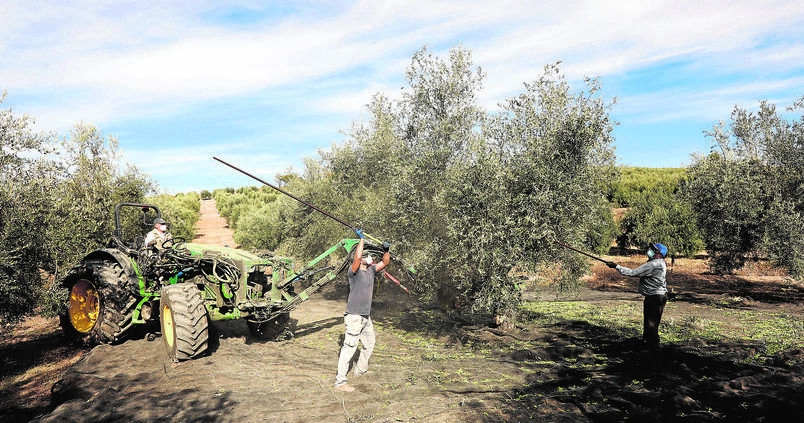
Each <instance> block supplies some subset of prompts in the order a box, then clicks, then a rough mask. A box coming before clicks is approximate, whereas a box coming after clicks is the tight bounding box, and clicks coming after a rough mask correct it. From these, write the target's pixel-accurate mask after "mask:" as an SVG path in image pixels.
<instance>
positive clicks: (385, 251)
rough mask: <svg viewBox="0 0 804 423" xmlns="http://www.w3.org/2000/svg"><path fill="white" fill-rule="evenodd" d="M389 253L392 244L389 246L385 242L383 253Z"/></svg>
mask: <svg viewBox="0 0 804 423" xmlns="http://www.w3.org/2000/svg"><path fill="white" fill-rule="evenodd" d="M389 251H391V244H389V243H387V242H383V243H382V252H384V253H387V252H389Z"/></svg>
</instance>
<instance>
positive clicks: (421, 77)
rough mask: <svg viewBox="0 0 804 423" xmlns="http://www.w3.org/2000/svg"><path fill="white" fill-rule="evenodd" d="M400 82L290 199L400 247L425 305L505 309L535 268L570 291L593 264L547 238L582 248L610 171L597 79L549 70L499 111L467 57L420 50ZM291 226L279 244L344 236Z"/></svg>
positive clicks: (311, 222)
mask: <svg viewBox="0 0 804 423" xmlns="http://www.w3.org/2000/svg"><path fill="white" fill-rule="evenodd" d="M406 77H407V81H408V85H409V87H408V88H407V89H405V90H404V91H403V93H402V97H401V99H399V100H396V101H393V100H389V99H388V98H387V97H385V96H383V95H380V94H378V95H376V96H375V97H374V98H373V100H372V102H371V104H370V105H369V113H370V116H371V118H370V120H369V121H368V122H366V123H355V125H354V126H353V128H352V129H351V131H350V132H349V133H348V134H347V135H348V138H347V140H346V141H345V142H344V143H343V144H341V145H334V146H333V147H332V148H331V149H330V150H329V151H322V152H320V155H321V158H320V160H309V161H308V162H307V164H306V169H305V173H304V174H303V175H302V177H301V178H299V181H297V182H296V183H297V184H298V185H296V186H295V188H296V190H295V191H294V192H298V193H302V197H303V198H305V199H307V200H310V201H312V202H314V203H315V204H317V205H319V206H321V207H322V208H324V209H325V210H330V211H331V212H333V213H335V214H336V215H338V216H341V217H343V218H345V219H346V220H347V221H349V222H352V223H353V224H354V225H355V226H358V227H361V228H364V229H368V230H369V232H371V233H372V234H373V235H377V236H380V237H382V238H384V239H389V240H392V241H393V245H392V248H393V250H394V251H396V252H398V253H401V254H402V255H403V256H405V257H407V258H410V259H412V261H414V262H415V263H416V264H417V270H418V277H417V282H416V284H415V285H413V286H411V288H413V289H414V290H415V292H417V293H418V294H420V295H422V296H424V297H425V298H435V299H438V300H440V301H442V302H444V303H450V304H462V305H465V306H466V307H465V308H464V309H471V310H473V311H476V312H481V313H493V314H509V313H512V312H513V311H514V310H515V308H516V305H517V303H518V301H519V299H520V294H519V291H518V290H517V285H516V283H515V281H514V279H513V277H512V276H513V273H514V271H515V270H517V269H521V270H523V271H527V270H532V271H535V270H536V268H538V267H540V266H541V268H543V267H547V266H550V267H556V268H558V269H559V273H560V274H561V276H560V277H559V278H558V280H557V283H558V284H559V285H560V286H562V287H571V286H572V285H573V284H574V283H575V282H576V281H577V279H578V277H579V276H580V275H581V274H582V273H583V272H585V271H586V270H587V268H588V266H587V265H586V262H585V261H584V260H583V259H582V258H580V257H578V256H577V255H572V254H567V253H566V252H565V251H563V250H560V249H557V248H556V247H555V245H554V244H553V243H551V242H550V241H551V240H553V239H561V240H564V241H566V242H570V243H576V244H577V245H580V244H582V243H583V242H584V241H585V240H586V239H587V234H588V232H590V230H592V229H593V227H595V226H596V225H597V222H598V221H599V219H596V218H595V211H596V210H597V208H599V206H600V204H601V201H603V197H602V191H601V190H600V189H599V187H600V186H603V183H602V182H601V181H602V179H604V178H606V177H608V176H609V175H612V174H613V172H614V170H613V157H614V156H613V151H612V148H611V129H612V122H611V121H610V119H609V117H608V111H609V109H610V104H608V103H606V102H605V101H603V100H602V99H601V98H600V96H599V86H598V83H597V81H595V80H588V81H587V82H588V88H589V90H588V91H587V92H577V93H573V92H572V91H571V90H570V86H569V83H568V82H567V81H566V80H565V78H564V77H563V76H562V75H561V73H560V69H559V68H558V67H557V66H549V67H547V68H546V70H545V73H544V76H543V77H542V78H541V79H539V80H537V81H535V82H533V83H531V84H526V85H525V92H524V93H522V94H521V95H519V96H516V97H514V98H512V99H510V100H508V101H507V102H506V103H505V104H503V105H501V109H502V110H501V111H500V112H499V113H496V114H492V113H488V112H486V111H485V110H483V109H482V108H481V107H480V106H479V105H478V104H477V94H478V92H479V90H480V89H481V88H482V82H483V78H484V75H483V72H482V71H481V70H480V69H479V68H478V67H476V66H474V65H473V64H472V61H471V54H470V53H469V52H468V51H467V50H465V49H462V48H455V49H453V50H451V51H450V53H449V57H448V59H447V60H443V59H441V58H439V57H437V56H434V55H432V54H430V53H429V52H428V51H427V50H426V49H424V50H421V51H419V52H417V53H416V54H415V55H414V56H413V59H412V61H411V66H410V68H409V70H408V73H407V74H406ZM288 217H289V224H288V228H290V231H291V232H292V233H291V235H290V237H289V238H288V239H287V241H286V242H285V244H284V245H285V246H290V245H292V246H293V247H294V248H296V249H308V248H310V247H314V248H313V250H312V251H321V250H320V248H321V247H323V245H320V246H319V245H315V243H316V242H320V240H321V239H328V240H329V241H332V240H335V239H337V238H339V237H342V236H344V228H343V227H342V226H341V225H339V224H337V223H335V222H333V221H331V220H329V219H326V218H324V217H323V216H321V215H320V214H318V213H316V212H313V211H311V210H309V209H308V208H305V207H303V206H299V207H298V209H297V211H296V212H295V213H294V214H292V215H288ZM315 247H317V248H315ZM554 263H555V264H554Z"/></svg>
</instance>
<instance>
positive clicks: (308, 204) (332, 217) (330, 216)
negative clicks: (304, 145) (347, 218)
mask: <svg viewBox="0 0 804 423" xmlns="http://www.w3.org/2000/svg"><path fill="white" fill-rule="evenodd" d="M212 158H213V159H215V160H217V161H219V162H221V163H223V164H225V165H226V166H229V167H231V168H232V169H234V170H236V171H238V172H240V173H242V174H244V175H247V176H250V177H252V178H253V179H256V180H257V181H259V182H262V183H263V184H264V185H268V186H269V187H271V188H273V189H275V190H277V191H279V192H281V193H282V194H285V195H287V196H288V197H290V198H292V199H294V200H296V201H298V202H300V203H302V204H304V205H305V206H307V207H310V208H312V209H314V210H316V211H318V212H320V213H321V214H323V215H324V216H327V217H329V218H330V219H332V220H335V221H336V222H338V223H340V224H341V225H344V226H347V227H348V228H349V229H351V230H353V231H354V230H356V229H357V228H355V227H354V226H352V225H350V224H348V223H346V222H344V221H343V220H341V219H338V218H337V217H335V216H333V215H331V214H329V213H327V212H325V211H324V210H321V209H319V208H318V207H316V206H314V205H312V204H310V203H308V202H306V201H304V200H302V199H301V198H299V197H296V196H295V195H293V194H291V193H289V192H287V191H285V190H283V189H281V188H279V187H277V186H275V185H273V184H270V183H268V182H266V181H264V180H262V179H260V178H258V177H256V176H254V175H252V174H250V173H248V172H246V171H245V170H243V169H240V168H239V167H237V166H235V165H233V164H229V163H226V162H225V161H223V160H221V159H219V158H217V157H214V156H213V157H212ZM370 238H371V239H374V238H373V237H370ZM375 241H376V240H375Z"/></svg>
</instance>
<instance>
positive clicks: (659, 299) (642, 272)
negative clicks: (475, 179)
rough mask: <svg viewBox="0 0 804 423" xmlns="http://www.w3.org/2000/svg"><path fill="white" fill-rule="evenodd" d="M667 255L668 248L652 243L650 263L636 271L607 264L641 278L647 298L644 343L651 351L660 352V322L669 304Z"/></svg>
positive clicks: (627, 274)
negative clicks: (665, 307) (666, 305)
mask: <svg viewBox="0 0 804 423" xmlns="http://www.w3.org/2000/svg"><path fill="white" fill-rule="evenodd" d="M666 255H667V247H665V246H664V245H662V244H654V243H650V244H649V245H648V251H647V256H648V261H647V262H646V263H645V264H643V265H641V266H639V267H637V268H636V269H629V268H627V267H625V266H620V265H618V264H616V263H613V262H610V261H609V262H606V265H608V266H609V267H611V268H612V269H617V271H618V272H620V274H622V275H624V276H636V277H639V293H640V294H642V295H644V296H645V301H644V302H643V309H642V315H643V318H644V326H643V329H642V341H643V342H645V344H646V346H647V347H648V349H649V350H651V351H658V350H659V322H661V320H662V313H664V306H665V304H667V279H666V276H667V263H665V261H664V257H665V256H666Z"/></svg>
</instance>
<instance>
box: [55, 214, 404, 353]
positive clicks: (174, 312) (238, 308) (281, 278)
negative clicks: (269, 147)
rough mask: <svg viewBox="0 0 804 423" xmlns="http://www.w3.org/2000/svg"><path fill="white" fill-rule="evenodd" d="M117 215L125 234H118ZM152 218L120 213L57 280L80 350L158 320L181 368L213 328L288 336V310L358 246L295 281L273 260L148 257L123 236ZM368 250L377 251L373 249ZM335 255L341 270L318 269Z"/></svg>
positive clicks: (226, 254) (215, 252)
mask: <svg viewBox="0 0 804 423" xmlns="http://www.w3.org/2000/svg"><path fill="white" fill-rule="evenodd" d="M132 210H133V212H132ZM137 210H139V211H140V212H141V213H142V215H141V216H139V217H137V216H136V213H137ZM123 211H127V214H126V216H124V217H126V218H127V221H128V223H129V224H128V225H121V213H122V212H123ZM156 218H161V212H160V210H159V208H158V207H157V206H155V205H152V204H133V203H122V204H118V205H117V206H116V207H115V232H114V234H113V236H112V237H111V240H110V241H109V243H108V244H107V246H106V248H102V249H98V250H96V251H93V252H91V253H90V254H88V255H87V256H86V257H84V259H83V260H81V262H80V263H79V264H78V265H76V266H75V267H74V268H73V269H71V270H70V272H69V273H68V274H67V275H66V276H65V277H63V278H62V279H61V283H62V286H64V288H66V289H67V290H68V291H69V303H68V306H67V310H66V312H64V313H63V314H62V316H61V324H62V327H63V329H64V331H65V333H66V334H67V335H68V336H70V337H72V338H75V339H77V340H80V341H81V342H84V343H87V344H98V343H115V342H118V341H120V340H121V339H124V338H125V336H126V335H127V334H128V333H129V332H130V331H131V329H132V328H133V327H135V326H137V325H145V324H148V323H153V324H154V325H155V324H156V321H157V320H158V321H159V322H160V327H161V334H162V339H163V341H164V344H165V349H166V350H167V354H168V356H169V357H170V359H171V360H173V361H174V362H178V361H182V360H188V359H192V358H196V357H199V356H201V355H203V354H205V353H206V351H207V348H208V345H209V324H210V323H209V321H210V319H212V320H221V319H241V318H242V319H244V320H245V321H246V324H247V325H248V328H249V331H250V332H251V334H252V335H253V336H258V337H267V338H274V339H275V338H277V337H283V336H288V335H292V333H289V332H288V330H287V324H288V322H289V320H290V312H291V310H293V309H294V308H296V307H297V306H299V304H301V303H302V302H303V301H305V300H306V299H308V298H309V297H310V295H311V294H312V293H313V292H315V291H316V290H318V289H319V288H321V287H322V286H323V285H325V284H326V283H328V282H330V281H332V280H333V279H334V278H335V277H336V276H337V275H338V274H339V273H340V272H341V271H343V270H344V269H346V267H347V266H348V265H349V263H350V260H349V259H350V254H348V253H349V252H351V251H352V249H353V248H354V247H355V246H356V245H357V243H358V241H359V240H356V239H344V240H342V241H340V242H339V243H338V244H336V245H334V246H332V247H331V248H330V249H329V250H327V251H326V252H324V253H323V254H321V255H320V256H318V257H317V258H315V259H314V260H312V261H311V262H309V263H307V264H306V266H304V267H303V269H301V270H298V271H295V270H294V269H295V263H294V260H292V259H290V258H283V257H275V256H273V255H272V254H270V253H260V254H257V253H252V252H247V251H243V250H238V249H234V248H229V247H225V246H213V245H202V244H195V243H189V242H186V241H185V240H184V239H180V238H172V239H168V240H165V241H164V243H163V244H162V245H160V246H157V247H158V248H156V247H146V246H144V245H143V238H142V237H141V236H134V237H131V236H129V237H126V238H124V236H123V226H126V227H135V228H138V229H137V231H135V232H139V231H140V230H141V228H140V223H139V222H140V221H141V222H142V225H149V223H150V222H153V221H154V219H156ZM132 221H134V224H132V223H131V222H132ZM124 223H125V222H124ZM129 232H131V231H129ZM124 239H127V240H129V239H130V241H124ZM365 248H366V249H367V250H368V251H374V252H376V253H379V252H380V251H381V249H380V246H377V245H374V244H371V243H367V244H366V247H365ZM341 249H343V250H345V251H346V252H347V254H346V255H345V258H344V259H343V260H342V261H341V263H340V264H338V265H337V266H331V265H330V266H321V267H318V266H319V264H320V263H322V262H324V261H325V260H324V259H325V258H327V257H328V256H329V255H331V254H333V253H335V252H337V251H340V250H341ZM386 277H387V278H388V279H389V280H393V281H394V282H396V283H397V284H399V282H398V281H397V280H396V279H395V278H393V276H390V275H386ZM403 288H404V286H403ZM297 290H300V292H298V293H297V292H296V291H297Z"/></svg>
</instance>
